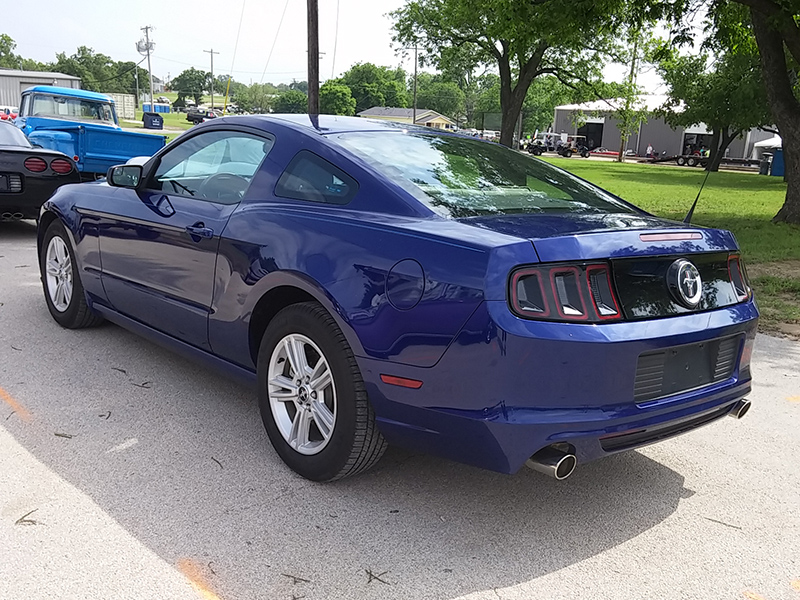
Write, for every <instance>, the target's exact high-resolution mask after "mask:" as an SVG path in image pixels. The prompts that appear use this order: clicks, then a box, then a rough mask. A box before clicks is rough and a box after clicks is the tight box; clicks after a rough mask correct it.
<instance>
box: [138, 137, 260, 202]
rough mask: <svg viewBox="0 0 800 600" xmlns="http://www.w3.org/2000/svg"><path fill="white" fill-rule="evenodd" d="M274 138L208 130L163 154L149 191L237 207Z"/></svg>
mask: <svg viewBox="0 0 800 600" xmlns="http://www.w3.org/2000/svg"><path fill="white" fill-rule="evenodd" d="M273 143H274V139H273V138H272V137H260V136H256V135H252V134H249V133H243V132H241V131H208V132H206V133H201V134H199V135H196V136H194V137H192V138H190V139H188V140H186V141H185V142H183V143H181V144H179V145H177V146H176V147H175V149H173V150H171V151H170V152H167V153H166V154H164V156H163V157H162V158H161V161H160V163H159V165H158V168H157V169H156V172H155V173H154V174H153V176H152V177H151V180H150V185H148V187H149V188H150V189H155V190H161V191H163V192H164V193H165V194H175V195H178V196H188V197H190V198H195V199H197V200H207V201H210V202H217V203H220V204H236V203H237V202H239V201H240V200H241V199H242V198H243V197H244V195H245V193H246V192H247V189H248V188H249V187H250V183H251V182H252V180H253V176H254V175H255V174H256V171H258V168H259V166H260V165H261V162H262V161H263V160H264V157H266V156H267V154H269V151H270V150H271V149H272V145H273Z"/></svg>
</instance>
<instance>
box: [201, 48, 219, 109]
mask: <svg viewBox="0 0 800 600" xmlns="http://www.w3.org/2000/svg"><path fill="white" fill-rule="evenodd" d="M203 52H208V53H209V54H210V55H211V108H214V55H215V54H219V52H214V49H213V48H212V49H211V50H203Z"/></svg>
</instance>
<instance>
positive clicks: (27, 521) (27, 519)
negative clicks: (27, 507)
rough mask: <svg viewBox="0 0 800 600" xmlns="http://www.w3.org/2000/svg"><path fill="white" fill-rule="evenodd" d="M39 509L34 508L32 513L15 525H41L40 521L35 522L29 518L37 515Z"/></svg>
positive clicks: (28, 513) (23, 516) (24, 516)
mask: <svg viewBox="0 0 800 600" xmlns="http://www.w3.org/2000/svg"><path fill="white" fill-rule="evenodd" d="M37 510H39V509H38V508H34V509H33V510H32V511H30V512H27V513H25V514H24V515H22V516H21V517H20V518H19V519H17V520H16V521H15V522H14V525H39V521H35V520H34V519H29V518H28V517H29V516H31V515H32V514H33V513H35V512H36V511H37Z"/></svg>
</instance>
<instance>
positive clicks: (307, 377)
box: [267, 333, 336, 455]
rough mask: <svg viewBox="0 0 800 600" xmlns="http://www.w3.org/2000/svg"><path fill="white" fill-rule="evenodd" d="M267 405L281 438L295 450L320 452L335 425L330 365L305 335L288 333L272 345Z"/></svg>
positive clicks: (334, 389) (308, 453)
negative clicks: (273, 346) (273, 347)
mask: <svg viewBox="0 0 800 600" xmlns="http://www.w3.org/2000/svg"><path fill="white" fill-rule="evenodd" d="M267 377H268V379H267V389H268V394H269V404H270V409H271V410H272V415H273V417H274V419H275V424H276V425H277V426H278V431H279V432H280V434H281V436H283V439H284V440H285V441H286V443H287V444H289V446H290V447H291V448H292V449H293V450H295V451H296V452H298V453H300V454H304V455H313V454H318V453H319V452H321V451H322V450H323V449H324V448H325V446H327V444H328V442H329V441H330V439H331V436H332V434H333V430H334V427H335V426H336V386H335V382H334V381H333V375H332V373H331V368H330V365H329V364H328V361H327V359H326V358H325V356H324V355H323V353H322V351H321V350H320V348H319V346H317V345H316V344H315V343H314V342H313V341H312V340H311V339H309V338H308V337H306V336H304V335H301V334H297V333H292V334H289V335H287V336H285V337H284V338H283V339H281V340H280V341H279V342H278V344H277V345H276V346H275V349H274V350H273V352H272V356H271V357H270V362H269V370H268V374H267Z"/></svg>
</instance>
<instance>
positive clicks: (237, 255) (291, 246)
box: [209, 202, 488, 366]
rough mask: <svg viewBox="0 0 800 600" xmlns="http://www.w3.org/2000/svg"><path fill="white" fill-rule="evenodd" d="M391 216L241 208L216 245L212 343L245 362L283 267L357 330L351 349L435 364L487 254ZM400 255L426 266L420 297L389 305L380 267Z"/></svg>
mask: <svg viewBox="0 0 800 600" xmlns="http://www.w3.org/2000/svg"><path fill="white" fill-rule="evenodd" d="M392 220H393V217H389V216H380V215H368V214H363V213H356V212H353V211H349V212H348V211H342V210H337V209H333V208H330V209H329V208H328V207H326V206H319V207H315V206H298V204H286V203H285V204H279V203H277V202H276V203H274V204H270V205H266V204H263V205H251V206H250V207H242V209H241V210H239V211H237V212H236V213H234V215H233V216H232V217H231V220H230V221H229V223H228V226H227V228H226V230H225V234H224V239H223V240H222V243H221V245H220V252H219V258H218V261H217V271H216V283H215V298H214V312H213V314H212V316H211V319H210V326H209V330H210V338H211V344H212V348H213V349H214V351H215V352H217V353H219V354H221V355H223V356H225V357H226V358H229V359H230V360H232V361H234V362H237V363H238V364H241V365H246V366H252V359H251V358H250V353H249V346H248V343H247V340H248V335H247V332H248V327H249V321H250V316H251V314H252V310H253V308H254V307H255V305H256V304H257V302H258V300H259V299H260V298H261V296H262V295H263V294H264V293H265V292H266V291H268V289H271V288H272V287H274V284H271V283H269V280H270V279H271V277H270V276H273V275H274V274H276V273H281V272H283V273H291V274H294V275H295V276H296V277H298V278H301V279H303V280H305V281H307V282H308V283H309V285H311V286H312V287H313V289H315V290H316V294H315V295H317V296H319V295H325V296H327V297H328V298H330V302H331V304H332V305H333V306H335V307H337V308H336V310H337V311H338V312H339V316H340V317H341V319H342V321H343V323H344V324H345V326H346V327H347V328H348V329H351V331H352V332H353V333H354V334H355V337H356V338H357V339H358V344H357V345H354V350H355V351H356V352H357V353H359V354H363V355H364V356H369V357H372V358H378V359H383V360H392V361H398V362H401V363H406V364H413V365H418V366H431V365H433V364H435V363H436V361H437V360H438V359H439V358H440V357H441V355H442V353H443V352H444V350H445V349H446V348H447V346H448V345H449V344H450V342H451V341H452V339H453V337H454V336H455V335H456V334H457V333H458V331H459V329H460V328H461V326H462V325H463V324H464V322H466V320H467V319H468V318H469V316H470V315H471V314H472V312H473V311H474V310H475V308H476V307H477V306H478V305H479V304H480V302H481V301H482V299H483V284H484V278H485V273H486V264H487V260H488V254H487V253H486V252H485V251H484V250H483V249H481V248H475V247H470V246H466V245H463V244H460V243H458V242H455V241H452V240H445V239H437V238H436V237H433V236H429V235H424V234H418V233H415V232H414V231H413V230H410V229H406V230H403V229H398V228H395V227H393V226H392V224H391V223H392ZM404 259H412V260H414V261H416V262H417V263H419V265H421V268H422V270H423V272H424V282H423V283H422V286H423V290H422V293H421V298H420V300H419V302H418V303H417V304H416V305H415V306H414V307H413V308H410V309H398V308H396V307H394V306H393V305H392V304H391V303H390V302H389V300H388V297H387V275H388V274H389V272H390V270H391V269H392V267H393V266H394V265H396V264H397V263H398V262H400V261H402V260H404ZM262 280H263V281H264V282H263V283H262ZM273 281H274V282H275V284H276V283H277V279H274V280H273ZM351 345H352V344H351Z"/></svg>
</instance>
